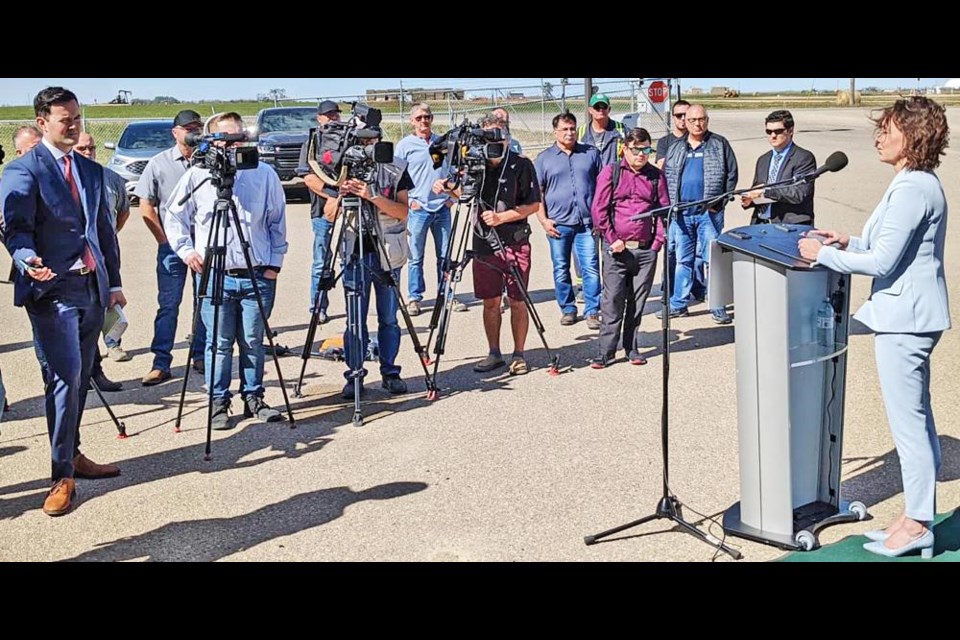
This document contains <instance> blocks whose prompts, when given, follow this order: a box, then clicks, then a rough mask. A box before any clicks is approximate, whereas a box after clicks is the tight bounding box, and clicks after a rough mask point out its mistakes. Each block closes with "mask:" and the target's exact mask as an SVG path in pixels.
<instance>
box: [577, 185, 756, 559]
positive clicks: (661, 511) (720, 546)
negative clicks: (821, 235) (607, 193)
mask: <svg viewBox="0 0 960 640" xmlns="http://www.w3.org/2000/svg"><path fill="white" fill-rule="evenodd" d="M729 197H730V194H724V195H723V196H721V197H720V198H710V199H708V200H701V201H700V202H689V203H682V204H677V205H672V206H669V207H665V208H663V209H656V210H654V211H651V212H649V213H645V214H642V215H640V216H637V217H635V218H634V220H640V219H643V218H653V219H654V224H656V221H655V220H656V218H658V217H659V218H664V219H665V220H666V222H667V224H666V228H667V229H668V231H667V232H668V233H669V228H670V227H669V225H671V224H676V223H677V222H676V218H677V214H678V213H679V212H680V211H683V210H686V209H692V208H696V207H701V206H702V207H704V208H706V207H707V206H708V205H712V206H716V205H717V203H722V204H723V205H725V204H726V203H727V201H728V199H729ZM669 265H670V243H669V242H667V243H666V244H665V245H664V252H663V291H662V292H661V299H662V303H663V323H662V328H663V337H662V341H663V398H662V400H661V413H660V444H661V453H662V455H663V495H662V496H661V498H660V502H659V503H658V504H657V508H656V510H655V511H654V513H653V514H651V515H649V516H646V517H644V518H641V519H639V520H636V521H634V522H630V523H628V524H625V525H621V526H619V527H616V528H614V529H610V530H609V531H604V532H603V533H598V534H596V535H592V536H586V537H585V538H584V539H583V541H584V542H585V543H586V544H587V546H590V545H594V544H596V543H598V542H600V541H601V540H603V539H604V538H608V537H610V536H612V535H615V534H617V533H621V532H623V531H627V530H628V529H633V528H635V527H639V526H641V525H644V524H647V523H648V522H653V521H654V520H670V521H671V522H673V523H674V524H676V525H678V526H679V527H681V528H682V529H683V530H684V531H686V532H687V533H690V534H692V535H694V536H696V537H697V538H699V539H700V540H702V541H704V542H706V543H707V544H709V545H710V546H712V547H714V548H716V549H717V550H718V551H723V552H724V553H727V554H729V555H730V556H731V557H733V558H734V559H735V560H739V559H740V558H742V557H743V556H742V555H741V553H740V552H739V551H737V550H736V549H733V548H731V547H728V546H727V545H726V544H724V542H723V541H722V540H719V539H717V538H715V537H714V536H712V535H710V534H709V533H706V532H704V531H701V530H700V529H698V528H696V527H695V526H693V524H691V523H689V522H687V521H686V520H684V519H683V503H682V502H681V501H680V499H679V498H678V497H677V496H676V494H674V493H673V491H672V490H671V489H670V439H669V432H670V290H671V289H672V288H673V286H672V282H673V274H672V273H670V267H669Z"/></svg>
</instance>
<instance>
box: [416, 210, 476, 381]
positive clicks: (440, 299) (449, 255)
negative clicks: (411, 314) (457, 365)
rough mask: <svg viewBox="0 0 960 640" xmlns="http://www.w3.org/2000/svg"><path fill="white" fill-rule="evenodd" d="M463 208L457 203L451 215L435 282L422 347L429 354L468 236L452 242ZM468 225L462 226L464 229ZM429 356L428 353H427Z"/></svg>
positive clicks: (463, 235)
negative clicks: (433, 303)
mask: <svg viewBox="0 0 960 640" xmlns="http://www.w3.org/2000/svg"><path fill="white" fill-rule="evenodd" d="M462 209H463V206H462V203H457V209H456V212H455V213H454V215H453V222H452V223H451V225H450V240H449V241H448V242H447V252H446V255H444V257H443V269H442V270H441V278H440V282H438V283H437V303H436V304H435V305H434V306H433V313H432V314H431V315H430V325H429V329H430V331H429V333H428V334H427V341H426V343H424V348H425V349H426V351H427V353H428V354H429V351H430V345H432V344H433V336H434V333H435V332H436V331H437V329H438V328H439V327H440V323H441V314H442V313H443V309H444V308H445V307H446V306H447V302H448V301H449V300H450V298H451V297H453V296H454V295H455V293H456V291H455V289H454V291H453V292H451V288H454V287H455V285H454V284H453V279H452V275H453V273H454V272H455V271H456V270H457V268H458V266H459V261H460V260H461V259H462V258H463V255H464V249H465V248H466V240H467V238H468V237H469V234H467V233H463V234H461V236H460V238H459V240H457V241H456V242H454V238H457V228H458V227H459V225H460V214H461V211H462ZM467 228H468V227H467V226H465V227H464V231H466V229H467ZM455 255H456V256H457V260H454V259H453V258H454V256H455ZM428 358H429V355H428ZM426 364H427V365H428V366H429V365H430V364H431V363H430V362H429V360H428V362H427V363H426Z"/></svg>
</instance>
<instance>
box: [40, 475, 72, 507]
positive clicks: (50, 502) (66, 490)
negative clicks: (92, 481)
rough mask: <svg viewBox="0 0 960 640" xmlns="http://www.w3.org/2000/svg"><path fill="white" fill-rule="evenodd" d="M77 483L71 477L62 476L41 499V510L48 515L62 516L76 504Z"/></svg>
mask: <svg viewBox="0 0 960 640" xmlns="http://www.w3.org/2000/svg"><path fill="white" fill-rule="evenodd" d="M76 497H77V483H76V481H74V479H73V478H62V479H61V480H59V481H58V482H57V483H56V484H55V485H53V488H52V489H50V493H48V494H47V498H46V500H44V501H43V512H44V513H45V514H47V515H48V516H62V515H63V514H65V513H68V512H69V511H70V509H71V508H72V507H73V506H74V505H75V504H76Z"/></svg>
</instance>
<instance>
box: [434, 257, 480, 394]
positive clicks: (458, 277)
mask: <svg viewBox="0 0 960 640" xmlns="http://www.w3.org/2000/svg"><path fill="white" fill-rule="evenodd" d="M461 255H462V259H461V260H460V261H459V263H458V264H457V270H456V271H455V272H454V274H453V277H452V278H451V281H450V285H449V294H448V296H447V298H446V299H445V301H444V304H443V307H442V313H441V314H440V322H439V324H438V325H437V342H436V344H435V345H434V349H433V353H434V355H435V356H436V357H435V358H434V359H433V380H434V383H435V384H436V380H437V377H438V376H439V372H440V360H441V359H442V358H443V355H444V354H445V353H446V351H447V337H448V336H449V333H450V320H451V319H452V317H453V300H454V298H455V297H456V295H457V286H458V285H459V284H460V282H461V281H462V280H463V272H464V271H466V269H467V267H468V266H470V262H471V261H472V260H473V254H472V253H471V252H469V251H464V252H463V253H462V254H461Z"/></svg>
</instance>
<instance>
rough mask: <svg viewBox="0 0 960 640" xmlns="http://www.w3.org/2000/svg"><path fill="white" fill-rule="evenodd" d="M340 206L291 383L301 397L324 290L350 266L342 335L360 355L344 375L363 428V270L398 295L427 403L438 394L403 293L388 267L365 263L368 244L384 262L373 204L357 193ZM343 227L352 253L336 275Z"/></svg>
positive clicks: (325, 295)
mask: <svg viewBox="0 0 960 640" xmlns="http://www.w3.org/2000/svg"><path fill="white" fill-rule="evenodd" d="M342 206H343V216H344V222H343V226H342V227H341V228H340V235H339V237H338V239H337V251H336V252H334V251H331V249H332V248H333V247H332V246H331V244H328V246H327V252H326V256H325V258H324V264H323V269H322V271H321V275H320V281H319V283H318V285H317V294H316V298H315V299H314V305H313V315H312V317H311V318H310V325H309V327H308V329H307V339H306V342H305V344H304V346H303V351H302V353H301V358H303V365H302V366H301V369H300V379H299V380H298V381H297V384H296V386H295V387H294V389H295V392H294V393H295V395H296V396H297V397H298V398H302V397H303V378H304V375H305V373H306V369H307V361H308V360H309V359H310V357H311V349H312V346H313V343H314V341H315V339H316V331H317V327H318V326H319V324H320V313H321V309H322V308H323V305H324V303H325V302H326V300H327V298H328V297H329V292H330V291H331V290H332V289H333V287H334V286H335V285H336V283H337V280H340V279H341V278H343V277H344V274H345V272H346V270H347V269H355V271H356V275H357V281H356V282H354V283H353V286H351V287H346V286H345V289H346V294H347V334H348V335H349V336H350V339H351V340H352V341H353V344H352V345H351V347H352V349H353V350H354V351H353V353H355V354H357V357H359V358H361V359H360V365H359V366H358V367H355V368H352V369H351V370H350V372H349V373H348V374H347V379H348V381H349V382H352V383H353V400H354V411H353V425H354V426H355V427H361V426H363V422H364V418H363V410H362V408H361V402H360V393H361V391H360V390H361V387H362V386H363V378H364V375H365V372H364V369H363V364H362V363H363V358H362V356H360V354H363V353H365V352H366V345H365V344H363V329H364V326H365V325H366V321H367V319H366V316H365V315H364V313H363V297H364V293H365V291H366V282H367V274H368V273H369V274H370V277H371V279H372V280H376V281H377V282H379V283H380V284H382V285H385V286H387V287H389V288H390V290H391V291H392V292H393V295H394V296H395V297H396V299H397V306H398V308H399V311H400V314H401V315H402V316H403V321H404V325H405V326H406V329H407V333H408V334H409V336H410V340H411V341H412V342H413V347H414V351H415V352H416V354H417V359H418V360H419V361H420V365H421V366H422V367H423V374H424V380H425V382H426V386H427V400H429V401H431V402H433V401H435V400H437V399H438V398H439V397H440V391H439V389H438V388H437V385H436V382H435V381H434V380H435V377H434V376H433V375H431V374H430V370H429V369H428V368H427V366H428V364H429V362H430V358H429V356H428V355H427V349H426V347H425V346H424V345H423V344H422V343H421V342H420V337H419V336H418V335H417V328H416V327H415V326H414V324H413V319H412V318H411V317H410V312H409V311H407V306H406V304H405V303H404V299H403V294H402V293H401V292H400V282H399V281H398V280H397V278H395V277H394V275H393V272H392V271H390V270H383V269H371V268H370V267H369V266H368V265H367V263H366V256H367V255H369V252H368V250H367V247H368V246H373V247H374V250H375V258H376V260H377V261H378V262H379V263H380V265H381V266H382V265H384V264H389V259H388V256H389V254H388V252H387V248H386V246H385V244H384V239H383V237H382V235H381V233H380V232H379V225H378V223H377V221H376V219H375V217H374V215H375V214H374V212H373V210H372V205H370V204H369V203H368V202H367V201H365V200H364V199H363V198H360V197H359V196H353V197H346V198H344V199H343V203H342ZM348 225H353V226H354V227H355V232H356V253H355V254H353V255H351V256H347V257H346V264H345V266H344V269H343V270H342V271H341V272H340V274H339V275H335V274H334V270H333V256H334V253H339V252H340V251H341V250H342V248H343V246H344V244H343V243H344V238H345V236H346V230H347V226H348ZM332 240H333V238H332V236H331V238H330V239H329V241H332ZM329 241H328V242H329ZM354 261H356V262H355V263H354ZM354 264H355V265H356V266H355V267H354V266H352V265H354Z"/></svg>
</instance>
